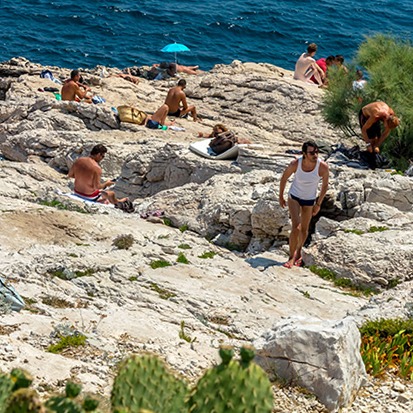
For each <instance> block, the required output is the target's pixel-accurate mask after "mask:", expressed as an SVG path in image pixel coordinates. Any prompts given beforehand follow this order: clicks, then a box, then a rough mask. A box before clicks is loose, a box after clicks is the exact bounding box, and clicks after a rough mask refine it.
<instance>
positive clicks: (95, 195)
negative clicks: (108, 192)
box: [75, 189, 102, 202]
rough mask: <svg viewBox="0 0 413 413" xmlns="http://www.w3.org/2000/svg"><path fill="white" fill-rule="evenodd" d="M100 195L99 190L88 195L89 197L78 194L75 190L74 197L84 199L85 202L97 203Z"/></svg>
mask: <svg viewBox="0 0 413 413" xmlns="http://www.w3.org/2000/svg"><path fill="white" fill-rule="evenodd" d="M101 194H102V191H101V190H100V189H96V191H95V192H93V194H90V195H87V194H83V193H82V192H78V191H76V189H75V195H76V196H78V197H79V198H82V199H84V200H85V201H92V202H97V200H98V199H99V198H100V196H101Z"/></svg>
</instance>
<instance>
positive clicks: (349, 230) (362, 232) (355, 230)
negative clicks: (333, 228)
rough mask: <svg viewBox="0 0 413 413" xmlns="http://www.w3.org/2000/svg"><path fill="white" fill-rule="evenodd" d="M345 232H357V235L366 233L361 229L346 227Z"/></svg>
mask: <svg viewBox="0 0 413 413" xmlns="http://www.w3.org/2000/svg"><path fill="white" fill-rule="evenodd" d="M344 232H345V233H347V234H357V235H363V234H364V231H362V230H361V229H345V230H344Z"/></svg>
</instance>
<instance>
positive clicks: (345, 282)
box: [308, 265, 376, 296]
mask: <svg viewBox="0 0 413 413" xmlns="http://www.w3.org/2000/svg"><path fill="white" fill-rule="evenodd" d="M308 269H309V270H310V271H311V272H312V273H314V274H317V275H318V276H319V277H321V278H322V279H323V280H327V281H331V282H332V283H333V284H334V285H335V286H336V287H340V288H344V289H347V290H351V292H352V293H353V295H358V294H357V293H361V294H363V295H364V296H370V295H372V294H374V293H376V291H375V290H374V289H373V288H370V287H363V286H358V285H355V284H353V282H352V281H351V280H350V279H349V278H344V277H343V278H339V277H337V274H336V273H335V272H334V271H332V270H330V269H329V268H323V267H318V266H317V265H310V266H309V267H308ZM354 293H356V294H354Z"/></svg>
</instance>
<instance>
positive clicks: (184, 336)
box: [179, 321, 196, 343]
mask: <svg viewBox="0 0 413 413" xmlns="http://www.w3.org/2000/svg"><path fill="white" fill-rule="evenodd" d="M179 338H180V339H182V340H185V341H186V342H188V343H193V342H195V341H196V337H195V338H192V337H191V336H189V335H188V334H186V333H185V321H181V328H180V330H179Z"/></svg>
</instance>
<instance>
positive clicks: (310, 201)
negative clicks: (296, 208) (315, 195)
mask: <svg viewBox="0 0 413 413" xmlns="http://www.w3.org/2000/svg"><path fill="white" fill-rule="evenodd" d="M290 197H291V199H294V201H297V202H298V203H299V204H300V206H314V204H315V201H316V200H315V199H301V198H298V196H294V195H292V194H290Z"/></svg>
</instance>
